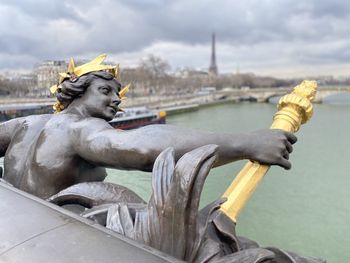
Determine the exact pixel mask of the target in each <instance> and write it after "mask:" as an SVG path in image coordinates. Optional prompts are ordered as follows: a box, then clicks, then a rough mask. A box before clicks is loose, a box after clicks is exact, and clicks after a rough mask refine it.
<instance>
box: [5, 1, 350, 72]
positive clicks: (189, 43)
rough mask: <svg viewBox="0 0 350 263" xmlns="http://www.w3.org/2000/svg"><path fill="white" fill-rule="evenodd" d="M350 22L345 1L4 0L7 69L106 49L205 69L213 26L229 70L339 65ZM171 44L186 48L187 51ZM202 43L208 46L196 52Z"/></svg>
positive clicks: (344, 57) (125, 55) (344, 53)
mask: <svg viewBox="0 0 350 263" xmlns="http://www.w3.org/2000/svg"><path fill="white" fill-rule="evenodd" d="M349 23H350V2H348V1H346V0H332V1H331V0H318V1H317V0H306V1H291V0H281V1H270V0H249V1H248V0H247V1H225V0H217V1H209V0H206V1H203V0H192V1H186V0H177V1H166V0H149V1H144V0H120V1H113V0H94V1H92V0H91V1H85V0H84V1H83V0H76V1H74V2H73V1H68V0H52V1H45V0H22V1H10V0H5V1H4V0H3V1H1V2H0V24H1V25H2V26H1V27H0V69H1V68H3V69H4V68H8V67H10V66H9V65H12V66H11V67H16V63H10V62H9V61H8V60H11V58H13V61H16V62H17V63H19V62H18V61H20V63H19V65H20V66H21V67H30V66H31V63H33V61H37V62H38V61H40V60H45V59H66V58H68V57H70V56H73V57H80V58H83V57H88V58H89V57H91V56H94V55H96V54H99V53H102V52H106V53H108V54H111V55H112V56H113V57H115V58H118V57H121V58H123V59H125V62H126V64H127V60H128V55H129V56H130V58H129V60H130V61H131V60H133V61H135V56H137V55H140V56H142V55H144V54H145V53H146V52H150V51H151V52H155V53H157V54H160V55H163V56H164V58H165V59H168V60H169V62H170V64H172V65H173V66H174V67H176V66H193V67H197V66H199V65H202V67H206V66H207V65H206V64H208V62H207V61H208V52H209V50H210V49H209V45H210V34H211V32H216V34H217V39H218V52H219V51H220V46H221V51H222V52H223V53H221V54H218V58H220V61H219V62H218V63H219V66H220V63H221V68H222V69H224V70H229V69H232V70H233V69H234V68H235V67H236V65H237V64H239V65H242V66H243V67H244V68H245V69H246V70H259V69H261V68H264V67H265V68H266V67H269V66H271V67H276V68H278V67H279V68H281V67H293V66H294V65H296V64H298V66H300V64H307V65H317V64H325V65H327V64H332V67H333V68H334V64H336V63H338V64H339V65H342V64H346V63H348V61H349V59H350V55H349V51H348V47H349V46H350V37H349V36H350V28H349V27H348V26H347V25H348V24H349ZM160 43H165V44H167V45H165V44H164V45H161V44H160ZM171 43H175V44H176V43H177V44H178V45H172V44H171ZM170 47H174V48H177V49H179V48H182V49H183V50H182V51H183V54H182V55H181V50H175V49H171V48H170ZM196 47H201V48H197V52H193V51H194V50H195V48H196ZM199 51H201V52H199ZM231 52H232V53H233V54H231ZM174 54H177V56H175V55H174ZM184 54H187V55H188V56H190V57H189V58H188V57H185V56H184ZM191 54H192V56H191ZM5 58H6V61H5V60H4V59H5ZM19 58H23V61H21V60H20V59H19ZM204 61H206V64H205V65H203V62H204ZM121 62H123V61H121ZM276 65H278V66H276ZM277 73H278V72H277ZM334 74H336V72H334Z"/></svg>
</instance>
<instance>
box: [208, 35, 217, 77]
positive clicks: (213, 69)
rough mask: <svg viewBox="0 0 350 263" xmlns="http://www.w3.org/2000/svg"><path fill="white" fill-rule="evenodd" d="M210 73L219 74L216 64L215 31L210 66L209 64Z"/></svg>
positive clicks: (212, 39) (212, 74)
mask: <svg viewBox="0 0 350 263" xmlns="http://www.w3.org/2000/svg"><path fill="white" fill-rule="evenodd" d="M209 75H211V76H217V75H218V67H217V66H216V54H215V34H214V33H213V35H212V37H211V59H210V66H209Z"/></svg>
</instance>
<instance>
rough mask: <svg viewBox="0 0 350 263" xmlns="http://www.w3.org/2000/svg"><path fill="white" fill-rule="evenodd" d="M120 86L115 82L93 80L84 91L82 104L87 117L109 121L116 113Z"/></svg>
mask: <svg viewBox="0 0 350 263" xmlns="http://www.w3.org/2000/svg"><path fill="white" fill-rule="evenodd" d="M119 89H120V84H119V83H118V82H117V81H115V80H105V79H102V78H95V79H93V80H92V82H91V84H90V86H89V87H88V88H87V89H86V91H85V93H84V95H83V97H82V103H84V107H85V109H86V110H87V111H88V113H89V115H90V116H92V117H96V118H102V119H105V120H106V121H110V120H112V119H113V118H114V116H115V114H116V113H117V111H118V105H119V104H120V98H119V95H118V91H119Z"/></svg>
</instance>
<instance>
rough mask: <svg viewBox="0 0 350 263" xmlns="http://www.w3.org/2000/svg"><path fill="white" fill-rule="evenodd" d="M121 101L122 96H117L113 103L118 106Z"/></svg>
mask: <svg viewBox="0 0 350 263" xmlns="http://www.w3.org/2000/svg"><path fill="white" fill-rule="evenodd" d="M120 102H121V100H120V98H118V97H117V98H115V99H114V100H113V101H112V103H113V104H114V105H115V106H118V105H119V104H120Z"/></svg>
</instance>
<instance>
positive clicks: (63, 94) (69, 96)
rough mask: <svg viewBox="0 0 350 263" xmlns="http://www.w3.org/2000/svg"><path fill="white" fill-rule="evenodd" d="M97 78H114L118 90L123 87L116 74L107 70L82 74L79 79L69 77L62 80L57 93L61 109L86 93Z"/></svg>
mask: <svg viewBox="0 0 350 263" xmlns="http://www.w3.org/2000/svg"><path fill="white" fill-rule="evenodd" d="M96 78H102V79H105V80H114V81H115V82H116V83H117V86H118V92H119V91H120V89H121V84H120V83H119V82H118V81H117V80H116V79H115V78H114V76H113V75H112V74H111V73H109V72H106V71H94V72H91V73H88V74H85V75H82V76H81V77H79V78H77V79H73V80H71V79H67V80H65V81H63V82H62V84H61V85H60V89H59V92H58V93H57V95H56V98H57V100H58V103H59V104H60V105H61V106H60V107H61V108H60V109H61V110H62V109H66V108H67V107H68V105H69V104H70V103H71V102H72V101H73V100H74V99H76V98H79V97H81V96H82V95H83V94H84V93H85V91H86V89H87V87H89V85H90V84H91V82H92V80H93V79H96ZM62 106H63V107H62ZM56 111H57V109H56Z"/></svg>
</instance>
